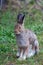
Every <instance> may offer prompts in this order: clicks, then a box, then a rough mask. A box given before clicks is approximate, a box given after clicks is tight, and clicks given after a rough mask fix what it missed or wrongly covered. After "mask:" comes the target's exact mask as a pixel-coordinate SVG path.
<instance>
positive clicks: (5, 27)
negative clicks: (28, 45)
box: [0, 9, 43, 65]
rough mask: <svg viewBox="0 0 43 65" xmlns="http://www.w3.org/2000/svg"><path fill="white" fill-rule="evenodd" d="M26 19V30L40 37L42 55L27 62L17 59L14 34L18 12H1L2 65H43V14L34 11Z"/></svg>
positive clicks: (0, 58) (0, 61)
mask: <svg viewBox="0 0 43 65" xmlns="http://www.w3.org/2000/svg"><path fill="white" fill-rule="evenodd" d="M31 13H32V15H30V14H28V15H26V17H25V20H24V21H25V28H28V29H31V30H32V31H34V32H35V33H36V35H37V37H38V40H39V45H40V53H39V54H38V55H36V56H34V57H32V58H29V59H26V60H25V61H21V62H20V61H18V60H17V58H16V52H17V45H16V38H15V34H14V25H15V23H16V16H17V13H16V12H12V11H10V10H7V11H6V12H0V65H43V12H41V11H38V10H35V9H33V10H32V12H31Z"/></svg>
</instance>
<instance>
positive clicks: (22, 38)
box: [17, 34, 27, 46]
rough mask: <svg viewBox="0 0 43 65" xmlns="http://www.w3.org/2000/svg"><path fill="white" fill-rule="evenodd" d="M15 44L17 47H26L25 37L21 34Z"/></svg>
mask: <svg viewBox="0 0 43 65" xmlns="http://www.w3.org/2000/svg"><path fill="white" fill-rule="evenodd" d="M17 44H18V45H19V46H26V45H27V35H25V34H21V35H19V36H18V37H17Z"/></svg>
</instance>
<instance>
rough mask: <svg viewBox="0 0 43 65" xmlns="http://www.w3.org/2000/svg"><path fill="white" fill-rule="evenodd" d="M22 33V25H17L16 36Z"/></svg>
mask: <svg viewBox="0 0 43 65" xmlns="http://www.w3.org/2000/svg"><path fill="white" fill-rule="evenodd" d="M21 32H22V25H21V24H18V23H17V24H16V25H15V34H20V33H21Z"/></svg>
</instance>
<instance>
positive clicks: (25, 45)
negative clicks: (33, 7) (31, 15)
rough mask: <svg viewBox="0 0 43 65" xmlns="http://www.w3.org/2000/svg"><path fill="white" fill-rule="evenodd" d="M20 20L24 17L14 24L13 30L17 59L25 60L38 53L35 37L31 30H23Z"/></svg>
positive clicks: (37, 43)
mask: <svg viewBox="0 0 43 65" xmlns="http://www.w3.org/2000/svg"><path fill="white" fill-rule="evenodd" d="M22 18H24V17H23V16H22V17H21V19H20V20H19V21H18V22H17V23H16V25H15V30H14V31H15V35H16V41H17V46H18V52H17V57H18V59H19V60H25V59H26V58H30V57H32V56H34V55H35V54H38V53H39V42H38V39H37V36H36V34H35V33H34V32H32V31H31V30H29V29H25V27H24V23H23V19H22ZM21 20H22V21H21ZM20 21H21V22H20Z"/></svg>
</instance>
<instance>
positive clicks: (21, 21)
mask: <svg viewBox="0 0 43 65" xmlns="http://www.w3.org/2000/svg"><path fill="white" fill-rule="evenodd" d="M24 17H25V15H24V14H18V16H17V20H18V21H17V23H19V24H23V20H24Z"/></svg>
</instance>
